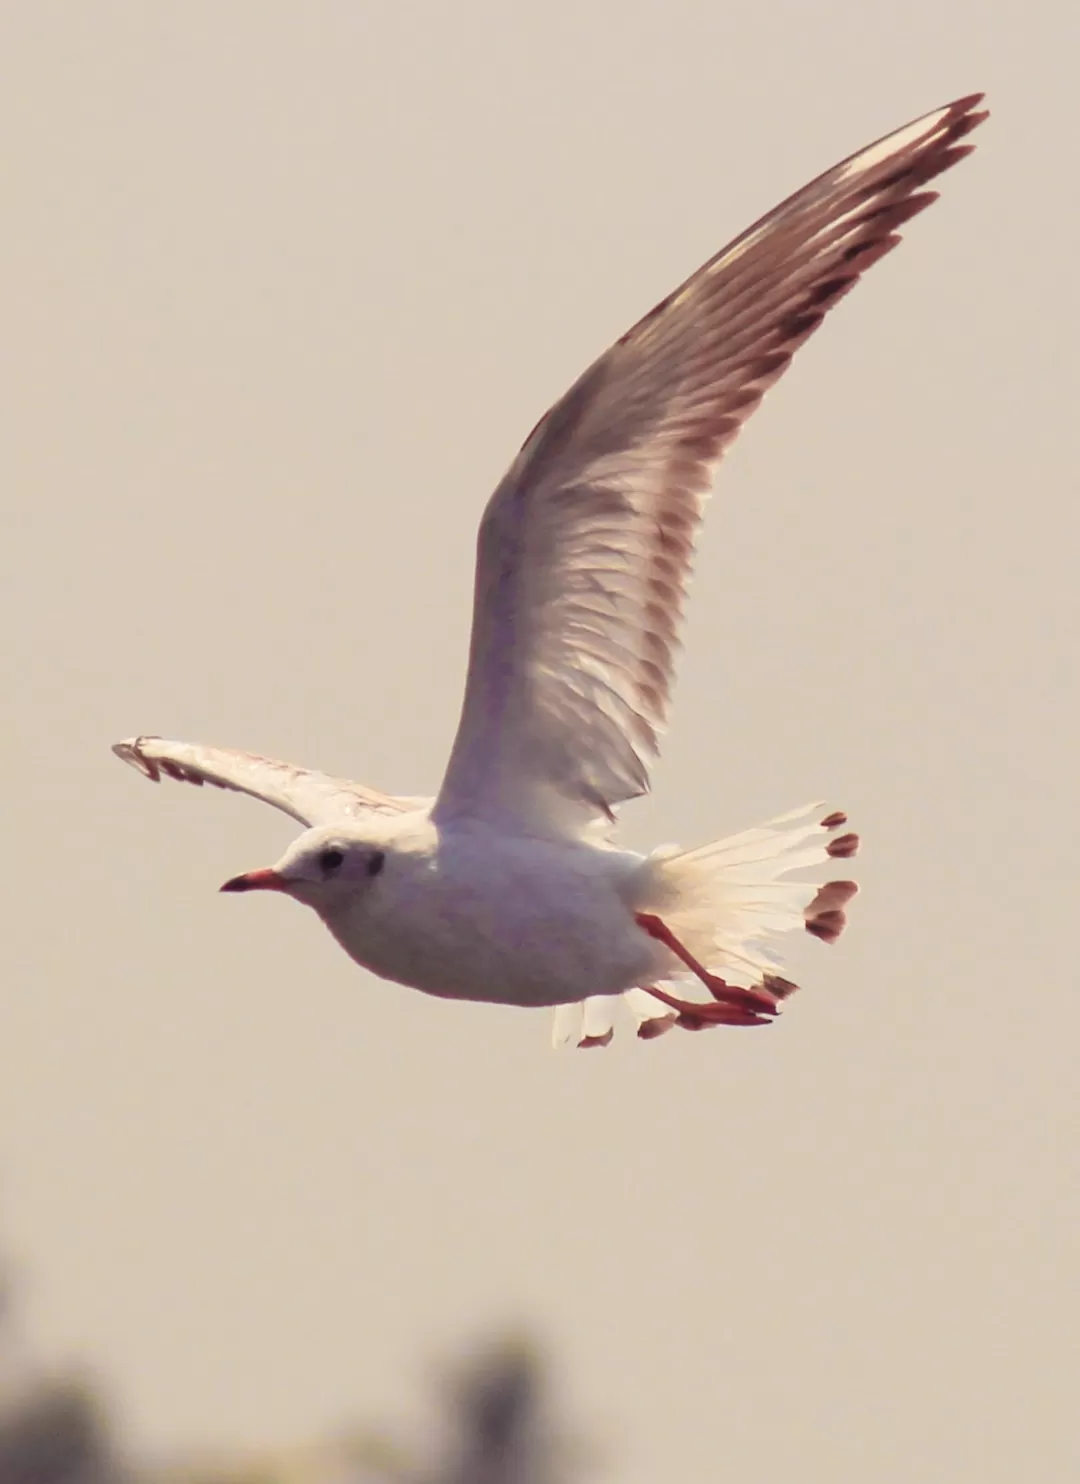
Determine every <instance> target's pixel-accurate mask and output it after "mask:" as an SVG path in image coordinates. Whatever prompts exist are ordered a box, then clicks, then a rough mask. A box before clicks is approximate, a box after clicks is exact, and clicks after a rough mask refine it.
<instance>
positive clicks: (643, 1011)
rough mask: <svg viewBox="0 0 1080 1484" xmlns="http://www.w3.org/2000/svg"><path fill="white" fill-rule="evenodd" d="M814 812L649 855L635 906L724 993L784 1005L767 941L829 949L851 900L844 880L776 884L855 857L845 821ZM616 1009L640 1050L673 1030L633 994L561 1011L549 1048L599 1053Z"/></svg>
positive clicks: (786, 984) (854, 840)
mask: <svg viewBox="0 0 1080 1484" xmlns="http://www.w3.org/2000/svg"><path fill="white" fill-rule="evenodd" d="M822 807H823V806H822V805H821V804H812V805H809V806H808V807H804V808H801V809H794V810H791V811H790V812H789V813H787V814H782V815H779V816H778V817H777V818H776V819H772V820H769V822H768V823H767V824H764V825H760V826H757V827H756V828H754V829H750V830H744V831H742V833H741V834H738V835H729V836H727V837H726V838H724V839H722V840H713V841H711V842H710V843H709V844H707V845H700V846H697V847H695V848H694V849H692V850H680V849H678V848H677V847H672V846H666V847H664V848H662V849H660V850H657V851H654V852H653V854H652V855H651V856H650V857H649V862H648V869H647V877H646V879H647V892H648V898H649V899H648V900H647V901H643V902H642V903H641V904H640V906H641V907H643V908H645V909H647V910H648V911H650V912H655V913H656V914H658V915H659V916H660V917H661V918H663V920H664V922H665V923H666V925H667V926H668V927H669V928H670V929H671V931H672V932H673V933H674V935H675V936H676V937H677V938H678V939H679V941H680V942H681V943H682V944H684V945H685V947H686V948H688V949H689V950H690V952H691V953H692V954H693V955H694V956H695V957H697V958H698V959H700V960H701V962H702V963H704V964H705V965H706V966H707V967H708V968H709V970H710V971H712V972H714V973H717V974H719V975H721V976H722V977H723V978H724V979H725V980H727V982H728V983H730V984H732V985H740V986H743V987H747V988H761V989H764V990H766V991H767V992H768V993H770V994H771V995H773V996H774V997H775V999H777V1000H778V1001H779V1000H784V999H786V998H787V997H788V996H789V995H791V994H793V993H794V992H795V990H796V989H797V988H798V985H797V984H795V983H794V982H793V981H792V980H790V979H785V978H783V977H782V976H781V975H780V974H779V973H777V967H778V965H779V962H780V960H779V958H778V956H777V954H776V952H775V950H774V947H773V944H772V942H771V940H772V939H773V938H775V937H776V936H777V935H779V934H781V933H786V932H790V931H792V930H793V929H796V928H799V927H802V928H804V929H805V930H806V932H808V933H810V934H811V936H812V937H815V938H817V939H818V940H819V941H821V942H824V943H835V942H836V940H837V938H839V936H840V934H841V933H842V932H843V930H844V928H845V926H846V925H847V913H846V911H845V908H846V907H847V904H848V903H849V902H850V901H851V899H852V897H853V896H854V895H855V893H856V892H857V891H858V887H857V885H856V884H855V882H854V881H849V880H843V881H840V880H837V881H826V882H824V883H822V882H821V880H820V879H818V880H817V881H814V880H796V881H791V880H788V879H784V878H787V877H789V876H790V874H791V873H792V872H794V871H804V870H807V869H809V868H812V867H821V866H823V865H828V864H829V863H830V862H831V861H832V860H849V859H850V858H851V857H852V856H854V855H855V853H856V851H857V850H858V847H859V837H858V835H857V834H855V832H854V831H852V830H848V829H846V826H847V822H848V820H847V815H846V814H844V813H843V812H842V811H841V810H834V811H833V812H832V813H829V814H825V815H824V816H822V814H821V810H822ZM841 831H843V833H841ZM671 983H672V984H673V985H675V986H677V992H678V994H679V995H681V996H684V997H685V996H686V994H687V993H688V992H689V993H693V992H694V986H695V984H696V981H694V980H691V979H687V978H685V977H683V976H676V977H674V978H673V979H672V981H671ZM619 1001H621V1002H622V1004H623V1007H624V1008H625V1009H626V1010H627V1011H628V1012H629V1013H630V1016H631V1017H632V1019H633V1021H634V1022H635V1024H636V1027H637V1034H638V1036H639V1037H640V1038H641V1039H642V1040H652V1039H653V1038H654V1037H656V1036H658V1035H661V1034H663V1032H664V1031H666V1030H669V1029H670V1028H671V1027H672V1025H674V1024H675V1023H676V1017H675V1016H674V1015H672V1014H671V1013H670V1012H668V1011H666V1010H665V1008H664V1006H663V1005H662V1004H661V1003H660V1002H659V1001H658V1000H656V999H655V998H654V997H653V996H652V995H650V994H648V993H647V992H646V990H645V988H644V987H642V988H640V989H632V990H629V991H627V993H626V994H623V995H608V996H596V997H594V998H592V999H588V1000H585V1001H583V1002H581V1003H579V1004H575V1005H560V1006H559V1007H558V1009H557V1011H556V1016H555V1027H554V1040H555V1044H556V1045H564V1044H566V1043H567V1042H570V1041H573V1042H576V1044H577V1045H579V1046H606V1045H607V1044H608V1043H609V1042H610V1040H611V1038H612V1035H613V1033H614V1026H615V1018H616V1004H617V1002H619Z"/></svg>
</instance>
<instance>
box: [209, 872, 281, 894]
mask: <svg viewBox="0 0 1080 1484" xmlns="http://www.w3.org/2000/svg"><path fill="white" fill-rule="evenodd" d="M288 889H289V888H288V885H287V884H286V881H285V878H284V877H283V876H279V875H278V873H277V872H276V871H275V870H273V869H272V868H271V867H269V866H267V867H266V868H265V870H262V871H245V872H244V874H243V876H233V877H232V878H231V879H230V880H229V881H226V882H225V884H224V886H222V887H221V888H220V890H221V891H288Z"/></svg>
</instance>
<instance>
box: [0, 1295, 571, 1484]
mask: <svg viewBox="0 0 1080 1484" xmlns="http://www.w3.org/2000/svg"><path fill="white" fill-rule="evenodd" d="M4 1317H5V1316H4V1313H3V1306H2V1303H0V1326H2V1325H3V1322H4ZM2 1348H3V1334H2V1333H0V1349H2ZM19 1369H20V1368H19V1367H18V1366H15V1367H12V1366H11V1365H10V1364H9V1365H6V1366H5V1367H4V1368H3V1374H2V1375H0V1484H575V1481H578V1480H583V1478H584V1471H583V1466H584V1456H583V1454H582V1452H581V1450H580V1449H571V1447H570V1446H569V1444H568V1443H567V1441H566V1439H565V1438H564V1437H563V1436H562V1434H561V1433H560V1431H559V1430H558V1428H557V1427H556V1425H555V1423H554V1422H553V1419H552V1417H551V1413H550V1407H549V1403H548V1397H547V1390H548V1388H547V1382H546V1369H545V1367H544V1365H543V1363H542V1361H541V1359H540V1357H539V1356H538V1354H537V1352H536V1351H535V1349H534V1348H533V1347H531V1346H530V1345H528V1344H525V1343H522V1342H521V1341H504V1342H501V1343H498V1344H495V1345H492V1346H490V1347H488V1348H487V1349H486V1350H484V1351H482V1352H480V1353H478V1354H474V1355H473V1356H472V1357H471V1358H470V1359H469V1360H468V1361H467V1362H465V1363H462V1364H459V1365H457V1366H455V1367H454V1368H453V1369H452V1370H451V1371H450V1372H449V1374H448V1375H447V1377H446V1378H445V1384H444V1387H443V1391H444V1396H443V1413H444V1416H443V1418H442V1421H441V1425H440V1426H439V1427H438V1428H437V1429H435V1431H436V1432H437V1434H438V1436H439V1442H438V1443H437V1444H435V1445H432V1444H431V1443H430V1442H425V1443H421V1444H416V1445H409V1446H406V1445H404V1444H401V1443H399V1442H397V1441H396V1440H391V1439H389V1438H387V1437H386V1436H384V1435H383V1434H382V1433H380V1432H379V1431H378V1430H375V1429H369V1428H364V1427H355V1428H351V1429H349V1430H344V1431H342V1432H341V1433H340V1434H339V1435H337V1436H335V1437H333V1438H330V1439H327V1440H320V1441H316V1442H314V1443H313V1444H311V1445H310V1446H304V1447H298V1448H295V1449H282V1450H276V1451H273V1452H268V1453H267V1454H266V1455H258V1454H251V1453H248V1454H245V1455H243V1456H230V1457H215V1458H208V1457H206V1456H205V1455H203V1456H194V1455H193V1456H191V1457H189V1458H182V1459H176V1460H173V1461H171V1462H169V1463H166V1464H162V1463H157V1464H150V1463H146V1462H143V1463H140V1462H138V1461H137V1460H135V1459H134V1458H131V1457H129V1456H128V1454H127V1450H126V1449H125V1447H124V1444H123V1440H122V1434H121V1432H120V1431H119V1430H118V1429H117V1427H116V1426H115V1424H114V1423H113V1422H112V1421H111V1419H110V1417H109V1414H108V1412H107V1410H106V1409H105V1407H104V1405H103V1403H102V1401H101V1399H100V1397H99V1396H98V1394H97V1391H96V1389H95V1387H94V1386H93V1384H92V1383H89V1382H86V1381H80V1380H78V1379H72V1378H64V1379H60V1380H56V1379H49V1378H46V1379H41V1378H36V1379H31V1378H28V1377H27V1376H25V1375H21V1374H18V1372H19ZM13 1371H14V1372H15V1374H12V1372H13ZM429 1455H430V1456H429Z"/></svg>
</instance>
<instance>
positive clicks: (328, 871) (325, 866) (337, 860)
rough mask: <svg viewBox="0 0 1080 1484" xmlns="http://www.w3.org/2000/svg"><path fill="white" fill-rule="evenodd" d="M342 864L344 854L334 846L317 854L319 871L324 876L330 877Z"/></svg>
mask: <svg viewBox="0 0 1080 1484" xmlns="http://www.w3.org/2000/svg"><path fill="white" fill-rule="evenodd" d="M344 862H345V852H344V850H338V848H337V846H336V845H330V846H328V847H327V849H326V850H321V851H320V852H319V869H320V870H321V871H322V873H323V875H324V876H332V875H333V874H334V872H335V871H340V870H341V867H342V866H343V864H344Z"/></svg>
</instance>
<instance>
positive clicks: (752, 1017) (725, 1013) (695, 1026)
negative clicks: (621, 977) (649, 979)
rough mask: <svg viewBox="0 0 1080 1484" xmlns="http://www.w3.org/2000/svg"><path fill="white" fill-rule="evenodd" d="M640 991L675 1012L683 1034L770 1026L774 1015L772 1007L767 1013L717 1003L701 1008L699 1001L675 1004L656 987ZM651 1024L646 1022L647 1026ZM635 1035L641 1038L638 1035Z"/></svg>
mask: <svg viewBox="0 0 1080 1484" xmlns="http://www.w3.org/2000/svg"><path fill="white" fill-rule="evenodd" d="M641 987H642V989H643V990H644V991H645V993H646V994H651V995H653V996H654V997H655V998H656V999H658V1000H659V1001H660V1002H661V1004H664V1005H668V1006H669V1007H670V1008H671V1009H672V1010H674V1011H675V1017H674V1018H675V1024H676V1025H680V1026H682V1028H683V1030H684V1031H703V1030H707V1029H708V1028H709V1026H711V1025H772V1018H773V1016H774V1015H775V1014H776V1005H775V1003H774V1004H773V1007H772V1009H771V1010H770V1011H764V1010H748V1009H744V1008H743V1007H742V1006H740V1005H727V1004H724V1003H723V1002H722V1001H720V1000H717V1001H714V1003H713V1004H711V1005H710V1004H708V1003H704V1004H702V1003H701V1002H700V1001H698V1000H678V999H676V998H675V996H674V995H670V994H668V993H666V991H665V990H662V989H657V987H656V986H655V984H643V985H642V986H641ZM651 1023H652V1022H651V1021H646V1024H647V1025H648V1024H651ZM638 1034H639V1035H640V1031H639V1032H638ZM657 1034H659V1033H658V1032H657Z"/></svg>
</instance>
